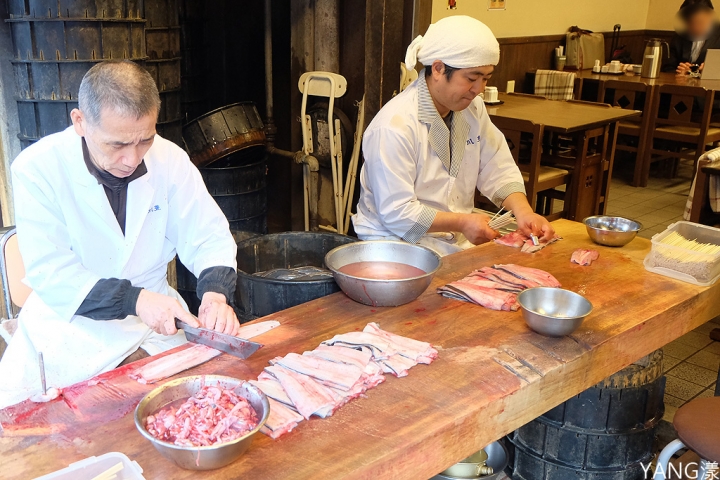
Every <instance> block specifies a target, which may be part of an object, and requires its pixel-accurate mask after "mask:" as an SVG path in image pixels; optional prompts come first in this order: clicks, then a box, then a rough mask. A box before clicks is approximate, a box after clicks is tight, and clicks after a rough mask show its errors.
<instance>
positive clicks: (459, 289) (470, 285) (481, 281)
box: [437, 264, 560, 312]
mask: <svg viewBox="0 0 720 480" xmlns="http://www.w3.org/2000/svg"><path fill="white" fill-rule="evenodd" d="M540 286H543V287H559V286H560V282H558V280H557V279H556V278H555V277H553V276H552V275H550V274H549V273H547V272H545V271H543V270H539V269H537V268H530V267H523V266H520V265H513V264H507V265H495V266H494V268H491V267H482V268H481V269H479V270H475V271H474V272H472V273H471V274H470V275H468V276H466V277H465V278H463V279H460V280H458V281H455V282H452V283H449V284H447V285H444V286H442V287H440V288H438V290H437V291H438V293H439V294H440V295H442V296H444V297H447V298H453V299H456V300H462V301H465V302H470V303H474V304H476V305H480V306H483V307H485V308H488V309H490V310H500V311H505V312H513V311H515V310H517V309H518V304H517V294H518V293H520V292H522V291H523V290H525V289H526V288H533V287H540Z"/></svg>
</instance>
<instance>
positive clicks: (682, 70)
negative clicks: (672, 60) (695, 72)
mask: <svg viewBox="0 0 720 480" xmlns="http://www.w3.org/2000/svg"><path fill="white" fill-rule="evenodd" d="M691 65H692V64H691V63H690V62H682V63H681V64H680V65H678V67H677V68H676V69H675V73H676V74H677V75H687V74H688V73H690V66H691Z"/></svg>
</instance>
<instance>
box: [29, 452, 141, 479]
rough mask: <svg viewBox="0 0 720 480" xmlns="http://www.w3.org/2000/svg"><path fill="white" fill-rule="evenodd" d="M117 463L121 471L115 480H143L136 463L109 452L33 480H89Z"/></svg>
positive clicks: (121, 454)
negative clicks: (119, 464) (121, 467)
mask: <svg viewBox="0 0 720 480" xmlns="http://www.w3.org/2000/svg"><path fill="white" fill-rule="evenodd" d="M118 463H122V464H123V469H122V470H120V471H119V472H117V473H116V475H117V476H116V477H115V478H116V479H117V480H145V477H143V475H142V472H143V469H142V468H141V467H140V465H138V463H137V462H135V461H132V460H130V459H129V458H128V457H127V456H126V455H125V454H123V453H120V452H110V453H106V454H105V455H100V456H99V457H90V458H86V459H85V460H80V461H79V462H75V463H71V464H70V466H68V467H67V468H63V469H62V470H58V471H57V472H53V473H49V474H47V475H43V476H42V477H38V478H36V479H35V480H50V479H52V480H90V479H92V478H95V477H97V476H98V475H100V474H101V473H103V472H106V471H107V470H109V469H111V468H112V467H114V466H115V465H117V464H118Z"/></svg>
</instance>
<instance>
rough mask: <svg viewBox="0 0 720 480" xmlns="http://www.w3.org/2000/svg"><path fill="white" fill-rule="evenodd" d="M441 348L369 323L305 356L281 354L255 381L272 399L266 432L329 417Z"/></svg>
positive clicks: (272, 433)
mask: <svg viewBox="0 0 720 480" xmlns="http://www.w3.org/2000/svg"><path fill="white" fill-rule="evenodd" d="M437 355H438V352H437V350H435V349H434V348H433V347H432V345H430V344H429V343H427V342H421V341H418V340H414V339H412V338H407V337H402V336H400V335H396V334H394V333H390V332H387V331H385V330H382V329H381V328H380V327H379V326H378V324H377V323H368V324H367V326H365V328H364V329H363V331H362V332H349V333H345V334H342V335H335V336H334V337H333V338H331V339H330V340H326V341H324V342H322V343H321V344H320V345H319V346H318V347H317V348H315V350H311V351H307V352H304V353H303V354H302V355H299V354H297V353H288V354H287V355H285V356H284V357H276V358H274V359H273V360H271V362H270V365H269V366H268V367H265V370H263V372H262V373H261V374H260V375H259V376H258V379H257V381H255V380H251V381H250V383H252V384H253V385H255V386H257V387H258V388H260V390H262V391H263V392H265V395H267V396H268V397H269V400H270V415H269V417H268V420H267V422H266V423H265V425H264V426H263V427H262V430H261V431H262V432H263V433H265V434H266V435H268V436H270V437H271V438H278V437H279V436H281V435H283V434H285V433H287V432H290V431H291V430H292V429H293V428H295V427H296V426H297V425H298V423H300V422H302V421H303V420H309V419H310V417H311V416H313V415H315V416H317V417H321V418H326V417H329V416H331V415H332V414H333V412H335V411H336V410H337V409H338V408H340V407H341V406H343V405H345V404H346V403H347V402H349V401H350V400H352V399H354V398H357V397H360V396H362V395H363V394H364V393H365V392H366V391H367V390H368V389H370V388H373V387H375V386H377V385H379V384H380V383H382V382H383V381H384V380H385V377H384V375H383V374H384V373H391V374H393V375H395V376H396V377H404V376H406V375H407V374H408V370H409V369H410V368H412V367H414V366H415V365H417V364H418V363H425V364H429V363H431V362H432V361H433V360H434V359H436V358H437Z"/></svg>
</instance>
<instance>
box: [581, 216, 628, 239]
mask: <svg viewBox="0 0 720 480" xmlns="http://www.w3.org/2000/svg"><path fill="white" fill-rule="evenodd" d="M583 223H584V224H585V229H586V230H587V233H588V236H589V237H590V239H591V240H592V241H593V242H595V243H598V244H600V245H605V246H607V247H622V246H624V245H627V244H628V243H630V242H631V241H632V239H633V238H635V236H636V235H637V233H638V232H639V231H640V230H642V223H640V222H636V221H635V220H630V219H629V218H624V217H611V216H608V215H595V216H593V217H587V218H586V219H585V220H583Z"/></svg>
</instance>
